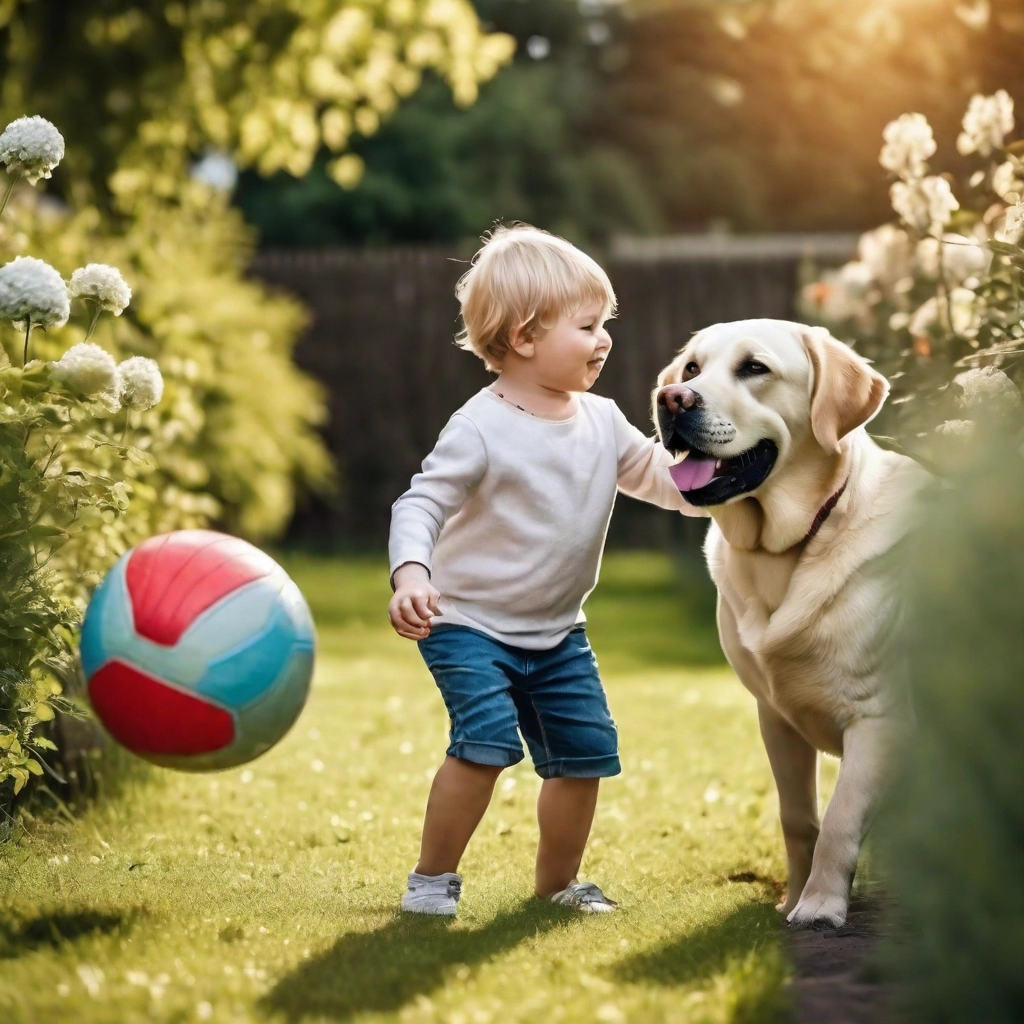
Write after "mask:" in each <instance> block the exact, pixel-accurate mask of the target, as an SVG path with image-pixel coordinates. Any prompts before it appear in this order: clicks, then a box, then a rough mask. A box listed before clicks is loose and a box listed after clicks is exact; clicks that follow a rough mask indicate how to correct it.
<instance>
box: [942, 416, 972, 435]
mask: <svg viewBox="0 0 1024 1024" xmlns="http://www.w3.org/2000/svg"><path fill="white" fill-rule="evenodd" d="M976 426H977V424H976V423H975V422H974V420H946V422H945V423H940V424H939V425H938V426H937V427H936V428H935V433H936V434H941V435H942V436H943V437H970V436H971V435H972V434H973V433H974V428H975V427H976Z"/></svg>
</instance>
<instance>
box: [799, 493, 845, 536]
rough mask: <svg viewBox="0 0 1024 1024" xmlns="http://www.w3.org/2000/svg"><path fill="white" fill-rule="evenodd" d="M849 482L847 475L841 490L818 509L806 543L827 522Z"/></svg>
mask: <svg viewBox="0 0 1024 1024" xmlns="http://www.w3.org/2000/svg"><path fill="white" fill-rule="evenodd" d="M849 482H850V478H849V477H847V478H846V479H845V480H844V481H843V486H842V487H840V488H839V490H838V491H836V493H835V494H833V495H832V497H831V498H829V499H828V501H826V502H825V504H824V505H822V506H821V508H819V509H818V514H817V515H816V516H815V517H814V522H813V523H811V528H810V530H809V531H808V533H807V536H806V537H804V543H805V544H806V543H807V542H808V541H809V540H810V539H811V538H812V537H813V536H814V535H815V534H816V533H817V532H818V531H819V530H820V529H821V528H822V526H823V525H824V523H825V520H826V519H828V517H829V516H830V515H831V514H832V509H834V508H835V507H836V505H838V504H839V499H840V498H841V497H842V496H843V491H845V490H846V485H847V484H848V483H849Z"/></svg>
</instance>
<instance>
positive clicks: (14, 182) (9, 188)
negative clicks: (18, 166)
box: [0, 174, 21, 215]
mask: <svg viewBox="0 0 1024 1024" xmlns="http://www.w3.org/2000/svg"><path fill="white" fill-rule="evenodd" d="M19 181H21V175H20V174H15V175H13V176H12V177H11V183H10V185H8V186H7V191H6V192H5V193H4V198H3V201H2V202H0V215H2V214H3V212H4V210H6V209H7V200H8V199H10V198H11V193H12V192H13V191H14V186H15V185H17V184H18V182H19Z"/></svg>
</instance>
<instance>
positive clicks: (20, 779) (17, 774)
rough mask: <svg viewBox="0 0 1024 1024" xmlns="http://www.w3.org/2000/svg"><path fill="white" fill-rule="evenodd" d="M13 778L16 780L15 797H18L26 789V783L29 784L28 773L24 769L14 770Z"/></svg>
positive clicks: (12, 772)
mask: <svg viewBox="0 0 1024 1024" xmlns="http://www.w3.org/2000/svg"><path fill="white" fill-rule="evenodd" d="M11 778H13V779H14V795H15V796H17V795H18V794H19V793H20V792H21V791H22V790H23V789H24V788H25V783H26V782H28V772H27V771H25V770H24V769H23V768H12V769H11Z"/></svg>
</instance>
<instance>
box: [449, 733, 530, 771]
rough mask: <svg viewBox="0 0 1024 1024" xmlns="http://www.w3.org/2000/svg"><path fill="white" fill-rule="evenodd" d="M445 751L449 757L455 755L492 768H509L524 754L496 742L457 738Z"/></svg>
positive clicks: (463, 759)
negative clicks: (477, 741)
mask: <svg viewBox="0 0 1024 1024" xmlns="http://www.w3.org/2000/svg"><path fill="white" fill-rule="evenodd" d="M447 753H448V756H449V757H457V758H458V759H459V760H460V761H469V762H470V763H471V764H486V765H490V766H491V767H492V768H511V767H512V765H514V764H519V762H520V761H522V760H523V758H524V757H525V756H526V755H525V754H523V751H522V750H521V749H519V750H516V749H515V748H514V747H503V746H500V745H499V744H496V743H475V742H473V741H470V740H459V741H458V742H456V743H452V744H450V745H449V747H448V751H447Z"/></svg>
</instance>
